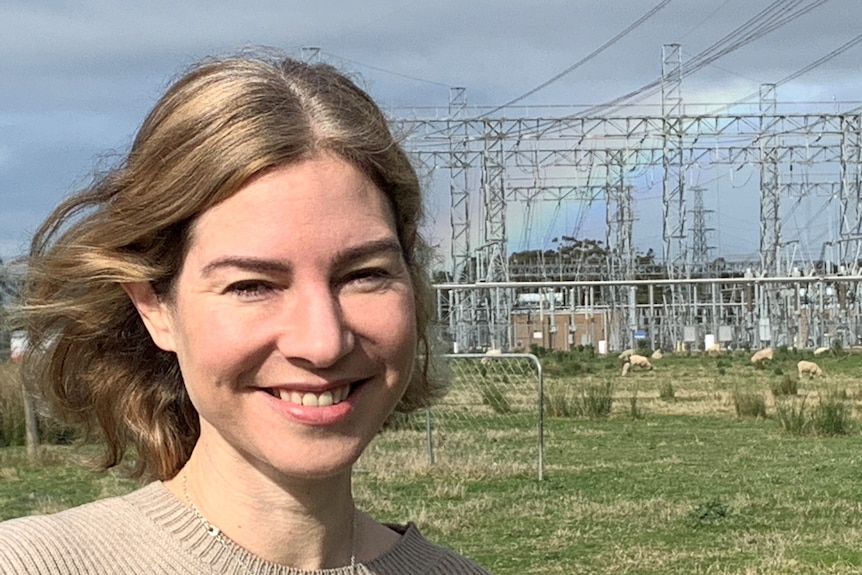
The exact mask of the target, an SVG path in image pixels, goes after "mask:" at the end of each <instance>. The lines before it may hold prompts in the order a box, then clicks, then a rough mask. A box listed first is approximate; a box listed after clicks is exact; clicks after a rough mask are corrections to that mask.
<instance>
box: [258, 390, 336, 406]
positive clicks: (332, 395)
mask: <svg viewBox="0 0 862 575" xmlns="http://www.w3.org/2000/svg"><path fill="white" fill-rule="evenodd" d="M349 394H350V387H349V386H344V387H338V388H336V389H332V390H327V391H324V392H323V393H320V394H316V393H311V392H305V393H303V392H301V391H288V390H286V389H278V390H276V393H275V395H276V396H277V397H278V398H280V399H281V400H282V401H287V402H289V403H295V404H297V405H303V406H305V407H328V406H330V405H338V404H339V403H341V402H342V401H344V400H345V399H346V398H347V396H348V395H349Z"/></svg>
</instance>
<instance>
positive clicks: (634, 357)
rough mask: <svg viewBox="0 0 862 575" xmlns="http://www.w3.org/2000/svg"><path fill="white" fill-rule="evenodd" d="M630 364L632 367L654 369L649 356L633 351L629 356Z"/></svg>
mask: <svg viewBox="0 0 862 575" xmlns="http://www.w3.org/2000/svg"><path fill="white" fill-rule="evenodd" d="M629 364H631V366H632V368H635V367H637V368H642V369H652V364H651V363H650V362H649V360H648V359H647V358H645V357H644V356H642V355H638V354H636V353H633V354H631V355H630V356H629Z"/></svg>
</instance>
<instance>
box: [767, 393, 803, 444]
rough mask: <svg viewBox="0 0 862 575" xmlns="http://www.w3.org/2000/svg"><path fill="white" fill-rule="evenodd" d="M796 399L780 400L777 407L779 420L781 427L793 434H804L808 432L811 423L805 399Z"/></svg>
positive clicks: (776, 411)
mask: <svg viewBox="0 0 862 575" xmlns="http://www.w3.org/2000/svg"><path fill="white" fill-rule="evenodd" d="M806 399H807V398H804V397H803V398H802V401H796V400H794V399H784V400H779V401H778V403H777V404H776V407H775V413H776V415H777V416H778V422H779V423H780V424H781V428H782V429H783V430H784V431H785V432H787V433H789V434H791V435H804V434H806V433H808V430H809V427H810V423H809V421H808V416H807V415H806V413H805V400H806Z"/></svg>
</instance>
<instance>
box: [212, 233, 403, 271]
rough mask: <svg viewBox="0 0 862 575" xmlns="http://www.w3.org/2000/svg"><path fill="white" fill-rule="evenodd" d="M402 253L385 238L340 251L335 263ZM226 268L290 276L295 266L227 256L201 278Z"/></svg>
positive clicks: (246, 257) (214, 264)
mask: <svg viewBox="0 0 862 575" xmlns="http://www.w3.org/2000/svg"><path fill="white" fill-rule="evenodd" d="M402 253H403V250H402V249H401V244H400V243H399V242H398V240H397V239H395V238H383V239H380V240H373V241H370V242H366V243H364V244H360V245H358V246H353V247H350V248H346V249H343V250H339V251H337V252H336V254H335V257H334V258H333V262H334V263H335V265H344V264H347V263H349V262H353V261H356V260H361V259H363V258H366V257H370V256H377V255H385V254H398V255H399V256H400V255H401V254H402ZM224 268H234V269H240V270H244V271H249V272H255V273H260V274H273V275H275V274H289V273H290V272H291V271H292V270H293V266H291V265H290V264H289V263H287V262H285V261H282V260H277V259H269V258H258V257H253V256H225V257H221V258H218V259H216V260H213V261H211V262H209V263H208V264H206V265H205V266H204V267H203V268H202V269H201V277H204V278H208V277H210V276H212V275H213V274H214V273H216V272H217V271H219V270H221V269H224Z"/></svg>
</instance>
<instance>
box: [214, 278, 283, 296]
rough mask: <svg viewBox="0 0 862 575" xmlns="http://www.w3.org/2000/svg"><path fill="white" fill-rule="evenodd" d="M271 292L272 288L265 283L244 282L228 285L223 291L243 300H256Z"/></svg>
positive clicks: (256, 281) (255, 281)
mask: <svg viewBox="0 0 862 575" xmlns="http://www.w3.org/2000/svg"><path fill="white" fill-rule="evenodd" d="M272 290H273V287H272V286H271V285H270V284H268V283H266V282H263V281H258V280H246V281H240V282H234V283H232V284H230V285H229V286H228V287H227V289H226V290H225V291H226V292H227V293H230V294H233V295H236V296H238V297H240V298H243V299H257V298H261V297H264V296H266V295H268V294H270V293H271V292H272Z"/></svg>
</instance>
